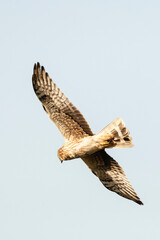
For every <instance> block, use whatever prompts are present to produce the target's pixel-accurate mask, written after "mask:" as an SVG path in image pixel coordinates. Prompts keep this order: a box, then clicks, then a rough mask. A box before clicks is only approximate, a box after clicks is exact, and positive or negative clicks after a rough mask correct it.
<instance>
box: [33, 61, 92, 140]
mask: <svg viewBox="0 0 160 240" xmlns="http://www.w3.org/2000/svg"><path fill="white" fill-rule="evenodd" d="M32 82H33V88H34V91H35V93H36V95H37V97H38V98H39V100H40V101H41V103H42V105H43V107H44V109H45V111H46V112H47V114H48V116H49V117H50V119H51V120H52V121H53V122H54V123H55V124H56V126H57V127H58V129H59V130H60V132H61V133H62V135H63V136H64V138H65V139H66V140H73V139H76V138H82V137H86V136H88V135H93V133H92V131H91V129H90V127H89V124H88V123H87V121H86V120H85V118H84V117H83V115H82V114H81V113H80V111H79V110H78V109H77V108H76V107H75V106H74V105H73V104H72V103H71V102H70V101H69V99H68V98H67V97H66V96H65V95H64V93H63V92H62V91H61V90H60V89H59V88H58V87H57V85H56V84H55V83H54V82H53V81H52V79H51V78H50V77H49V75H48V73H47V72H45V69H44V67H40V64H39V63H37V64H35V65H34V70H33V76H32Z"/></svg>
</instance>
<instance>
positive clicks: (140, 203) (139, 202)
mask: <svg viewBox="0 0 160 240" xmlns="http://www.w3.org/2000/svg"><path fill="white" fill-rule="evenodd" d="M136 203H138V204H139V205H144V204H143V202H141V200H137V201H136Z"/></svg>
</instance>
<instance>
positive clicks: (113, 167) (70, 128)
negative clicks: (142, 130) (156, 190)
mask: <svg viewBox="0 0 160 240" xmlns="http://www.w3.org/2000/svg"><path fill="white" fill-rule="evenodd" d="M33 88H34V90H35V93H36V95H37V97H38V98H39V100H40V101H41V103H42V105H43V108H44V110H45V111H46V112H47V114H48V116H49V117H50V119H51V120H52V121H53V122H54V123H55V124H56V126H57V127H58V129H59V130H60V132H61V134H62V135H63V137H64V139H65V144H64V145H63V146H62V147H61V148H60V149H59V150H58V157H59V159H60V160H61V161H65V160H70V159H75V158H81V159H82V160H83V161H84V162H85V163H86V165H87V166H88V167H89V168H90V169H91V171H92V172H93V173H94V174H95V175H96V176H97V177H98V178H99V179H100V181H101V182H102V183H103V185H104V186H105V187H107V188H108V189H109V190H111V191H114V192H116V193H118V194H119V195H121V196H123V197H125V198H128V199H130V200H133V201H135V202H137V203H138V204H143V203H142V202H141V201H140V199H139V197H138V196H137V194H136V193H135V191H134V189H133V187H132V186H131V184H130V183H129V181H128V179H127V178H126V176H125V174H124V172H123V169H122V168H121V167H120V166H119V164H118V163H117V162H116V161H115V160H113V159H112V158H111V157H110V156H109V155H108V154H107V153H106V152H105V150H104V149H105V148H124V147H132V146H133V144H132V138H131V137H130V135H129V131H128V129H127V128H126V127H125V124H124V122H123V120H122V119H121V118H117V119H116V120H114V121H113V122H112V123H110V124H109V125H108V126H107V127H105V128H104V129H102V130H101V131H100V132H99V133H97V134H95V135H94V134H93V132H92V130H91V129H90V127H89V125H88V123H87V122H86V120H85V118H84V117H83V115H82V114H81V113H80V111H79V110H78V109H77V108H76V107H75V106H74V105H73V104H72V103H71V102H70V101H69V99H68V98H67V97H66V96H65V95H64V94H63V93H62V92H61V90H60V89H59V88H58V87H57V86H56V84H55V83H54V82H53V81H52V79H50V78H49V75H48V73H46V72H45V69H44V67H40V64H39V63H37V64H35V66H34V72H33Z"/></svg>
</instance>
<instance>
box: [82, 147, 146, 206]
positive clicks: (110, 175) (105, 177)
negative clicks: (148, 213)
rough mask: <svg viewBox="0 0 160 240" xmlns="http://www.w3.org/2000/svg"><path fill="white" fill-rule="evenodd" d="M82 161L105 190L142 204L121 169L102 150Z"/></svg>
mask: <svg viewBox="0 0 160 240" xmlns="http://www.w3.org/2000/svg"><path fill="white" fill-rule="evenodd" d="M83 161H84V162H85V163H86V164H87V166H88V167H89V168H90V169H91V171H92V172H93V173H94V174H95V175H96V176H97V177H98V178H99V179H100V181H101V182H102V183H103V185H104V186H105V187H106V188H108V189H109V190H111V191H113V192H116V193H117V194H119V195H120V196H122V197H124V198H127V199H130V200H132V201H134V202H136V203H138V204H140V205H142V204H143V203H142V202H141V200H140V198H139V197H138V196H137V194H136V193H135V191H134V189H133V187H132V186H131V184H130V182H129V181H128V179H127V177H126V175H125V173H124V171H123V169H122V168H121V167H120V165H119V164H118V163H117V162H116V161H115V160H113V158H111V157H110V156H109V155H108V154H107V153H106V152H105V151H104V150H101V151H99V152H96V153H94V154H92V155H90V156H87V157H85V158H83Z"/></svg>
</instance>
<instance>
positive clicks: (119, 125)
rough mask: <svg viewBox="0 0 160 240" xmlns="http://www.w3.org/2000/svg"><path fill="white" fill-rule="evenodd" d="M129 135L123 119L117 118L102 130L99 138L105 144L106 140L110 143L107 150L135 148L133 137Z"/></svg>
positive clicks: (98, 135)
mask: <svg viewBox="0 0 160 240" xmlns="http://www.w3.org/2000/svg"><path fill="white" fill-rule="evenodd" d="M129 134H130V133H129V130H128V129H127V128H126V126H125V123H124V121H123V120H122V119H121V118H117V119H115V120H114V121H113V122H111V123H110V124H109V125H108V126H107V127H105V128H104V129H102V130H101V131H100V132H99V133H98V134H97V138H98V139H100V140H102V141H104V143H105V141H106V140H107V141H108V142H109V144H108V145H106V148H128V147H133V146H134V144H133V143H132V137H131V136H130V135H129Z"/></svg>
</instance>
